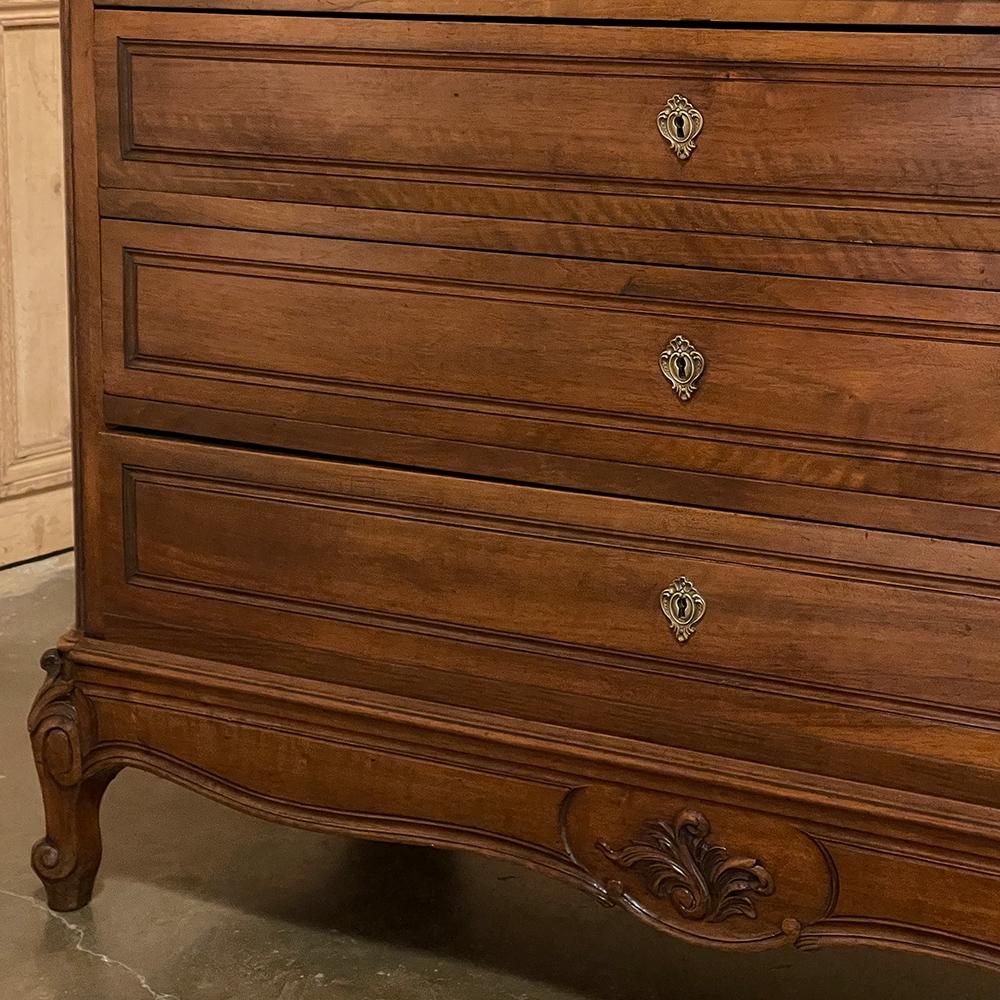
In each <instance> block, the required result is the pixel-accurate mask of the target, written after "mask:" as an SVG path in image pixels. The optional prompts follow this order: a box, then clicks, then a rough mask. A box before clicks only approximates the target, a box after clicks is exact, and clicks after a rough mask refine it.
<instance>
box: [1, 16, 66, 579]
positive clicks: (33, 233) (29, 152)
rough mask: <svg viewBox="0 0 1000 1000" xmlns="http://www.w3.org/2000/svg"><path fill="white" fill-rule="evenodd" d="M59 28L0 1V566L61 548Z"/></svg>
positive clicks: (62, 412)
mask: <svg viewBox="0 0 1000 1000" xmlns="http://www.w3.org/2000/svg"><path fill="white" fill-rule="evenodd" d="M58 23H59V16H58V5H56V4H50V3H22V2H14V3H11V2H9V0H8V2H3V3H0V328H2V332H0V523H2V524H3V526H4V535H3V539H2V544H0V565H3V564H5V563H7V562H12V561H16V560H20V559H26V558H30V557H32V556H36V555H41V554H44V553H46V552H51V551H55V550H58V549H62V548H66V547H68V546H69V545H70V544H72V542H71V536H72V514H71V503H70V492H69V490H68V489H67V488H65V487H66V486H67V484H68V483H69V482H70V478H71V468H70V464H71V463H70V450H71V445H70V435H69V426H68V423H69V408H68V401H69V400H68V397H69V386H68V370H67V365H66V359H67V357H68V338H67V336H66V335H65V333H64V329H65V316H66V301H65V300H66V290H65V286H66V283H65V271H64V267H63V265H62V260H63V257H64V251H63V245H64V242H63V241H64V238H65V237H64V223H63V208H62V129H61V115H60V98H61V93H60V85H59V64H58V61H57V59H56V58H55V57H56V55H57V51H58V50H57V48H56V39H57V27H58Z"/></svg>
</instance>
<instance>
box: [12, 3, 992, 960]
mask: <svg viewBox="0 0 1000 1000" xmlns="http://www.w3.org/2000/svg"><path fill="white" fill-rule="evenodd" d="M199 7H204V9H201V10H200V9H199ZM209 8H211V9H209ZM65 14H66V18H65V56H66V58H65V69H66V80H67V116H66V117H67V123H68V147H69V150H70V156H69V163H70V174H69V176H70V179H71V199H70V216H71V232H72V237H71V243H72V246H71V251H72V264H73V266H72V275H73V279H72V283H73V288H72V291H73V296H72V297H73V303H74V323H73V326H74V356H75V389H76V440H77V455H76V457H77V495H78V500H79V502H78V521H79V532H80V534H79V547H78V551H79V608H78V621H77V626H76V628H75V629H74V630H73V631H72V632H71V633H70V634H69V635H67V636H66V637H65V638H64V639H63V640H62V642H61V643H60V644H59V646H58V648H57V649H55V650H53V651H52V652H51V653H49V654H47V655H46V657H45V659H44V662H43V665H44V666H45V668H46V671H47V673H48V677H47V679H46V681H45V684H44V686H43V688H42V691H41V692H40V694H39V696H38V700H37V702H36V704H35V706H34V709H33V711H32V714H31V719H30V728H31V733H32V740H33V744H34V748H35V755H36V759H37V763H38V769H39V774H40V777H41V784H42V791H43V795H44V799H45V805H46V816H47V827H48V829H47V832H46V836H45V837H44V839H42V840H41V841H40V842H39V844H38V845H36V847H35V850H34V854H33V859H32V860H33V863H34V866H35V869H36V871H37V872H38V874H39V876H40V877H41V878H42V880H43V882H44V883H45V885H46V888H47V890H48V894H49V900H50V902H51V905H52V906H53V907H54V908H56V909H60V910H71V909H74V908H77V907H79V906H82V905H84V904H85V903H86V902H87V901H88V899H89V897H90V893H91V890H92V886H93V881H94V875H95V872H96V870H97V867H98V864H99V861H100V853H101V848H100V835H99V832H98V809H99V804H100V799H101V795H102V792H103V791H104V789H105V787H106V786H107V784H108V782H109V781H110V779H111V778H112V777H113V776H114V774H115V773H116V772H117V771H118V770H120V769H121V768H123V767H128V766H132V767H138V768H144V769H146V770H149V771H152V772H154V773H156V774H158V775H162V776H163V777H164V778H168V779H172V780H175V781H178V782H181V783H183V784H185V785H187V786H190V787H193V788H195V789H198V790H200V791H202V792H204V793H205V794H206V795H209V796H212V797H214V798H216V799H219V800H221V801H223V802H226V803H229V804H231V805H233V806H236V807H237V808H241V809H245V810H248V811H251V812H254V813H256V814H259V815H263V816H267V817H271V818H273V819H275V820H279V821H282V822H286V823H291V824H295V825H299V826H302V827H308V828H313V829H319V830H331V831H334V830H335V831H345V832H350V833H354V834H358V835H361V836H366V837H374V838H385V839H398V840H405V841H413V842H420V843H427V844H437V845H443V846H450V847H461V848H467V849H471V850H477V851H482V852H487V853H491V854H496V855H501V856H504V857H509V858H515V859H518V860H520V861H523V862H524V863H525V864H527V865H531V866H533V867H535V868H537V869H540V870H542V871H545V872H548V873H550V874H552V875H555V876H558V877H562V878H564V879H568V880H570V881H572V882H574V883H576V884H578V885H579V886H581V887H583V888H584V889H585V890H586V891H588V892H590V893H592V894H593V895H594V896H595V897H597V898H598V899H599V900H602V901H604V902H611V903H615V904H618V905H621V906H623V907H625V908H626V909H628V910H629V911H631V912H632V913H634V914H635V915H636V916H638V917H639V918H641V919H643V920H645V921H648V922H650V923H652V924H654V925H656V926H658V927H660V928H662V929H664V930H666V931H668V932H670V933H673V934H676V935H680V936H682V937H684V938H687V939H689V940H691V941H695V942H702V943H709V944H715V945H721V946H725V947H736V948H746V949H755V948H767V947H772V946H778V945H783V944H794V945H797V946H799V947H815V946H819V945H824V944H828V943H874V944H879V945H883V946H889V947H902V948H908V949H915V950H921V951H925V952H931V953H935V954H947V955H951V956H955V957H959V958H964V959H967V960H970V961H974V962H979V963H983V964H987V965H992V966H994V967H997V968H1000V904H998V899H1000V613H998V612H1000V406H998V404H1000V254H998V248H1000V170H998V169H997V163H998V159H1000V34H998V32H1000V7H998V5H997V4H996V3H992V2H969V3H964V2H945V0H915V2H890V0H884V2H873V3H851V4H848V3H841V2H835V0H810V2H805V0H744V2H741V3H738V4H737V3H734V2H730V0H715V2H694V0H680V2H673V3H669V4H668V3H665V2H660V0H635V2H617V3H611V2H610V0H590V2H587V0H547V2H546V0H516V2H513V3H510V2H507V3H500V2H499V0H481V2H476V0H468V2H458V0H411V2H407V3H403V2H396V0H368V2H355V0H271V2H269V3H266V4H265V3H264V0H204V2H202V0H147V3H146V4H144V5H143V7H142V9H138V8H133V9H130V8H129V6H128V4H127V3H125V2H117V0H105V2H103V3H100V4H97V5H96V6H95V5H94V4H92V2H91V0H68V2H67V5H66V10H65Z"/></svg>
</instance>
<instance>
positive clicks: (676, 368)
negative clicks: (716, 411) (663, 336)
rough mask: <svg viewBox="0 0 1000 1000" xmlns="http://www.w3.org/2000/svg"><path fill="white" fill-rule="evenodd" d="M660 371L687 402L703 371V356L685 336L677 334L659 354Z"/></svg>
mask: <svg viewBox="0 0 1000 1000" xmlns="http://www.w3.org/2000/svg"><path fill="white" fill-rule="evenodd" d="M660 371H661V372H663V377H664V378H665V379H666V380H667V381H668V382H669V383H670V385H671V386H672V387H673V390H674V392H676V393H677V395H678V396H679V397H680V398H681V399H682V400H683V401H684V402H687V401H688V400H689V399H690V398H691V397H692V396H693V395H694V393H695V390H696V389H697V388H698V379H699V378H701V375H702V372H704V371H705V356H704V355H703V354H702V353H701V352H700V351H699V350H698V349H697V348H696V347H695V346H694V344H692V343H691V341H690V340H688V339H687V338H686V337H681V336H677V337H674V339H673V340H671V341H670V344H669V346H668V347H667V349H666V350H665V351H664V352H663V353H662V354H661V355H660Z"/></svg>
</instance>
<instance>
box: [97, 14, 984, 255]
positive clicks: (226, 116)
mask: <svg viewBox="0 0 1000 1000" xmlns="http://www.w3.org/2000/svg"><path fill="white" fill-rule="evenodd" d="M96 44H97V49H96V55H95V58H96V69H97V88H98V118H99V130H100V167H101V179H102V183H103V184H104V185H105V186H111V187H137V188H149V189H163V190H171V191H198V192H201V193H214V194H228V195H238V196H241V197H258V198H269V199H280V200H284V201H300V202H310V201H311V202H316V203H328V204H346V203H353V204H365V205H368V206H373V207H391V208H397V209H398V208H404V209H411V210H416V211H437V210H440V211H450V212H455V211H458V212H462V213H464V214H470V215H476V214H485V215H501V214H505V215H507V216H508V217H522V218H530V217H547V216H559V217H560V218H562V219H563V220H564V221H577V222H592V223H600V224H605V225H607V224H609V223H614V224H628V225H636V226H640V225H641V226H646V227H650V226H652V227H656V228H663V229H702V230H704V231H714V232H730V231H739V232H742V233H749V234H759V235H772V236H783V237H789V236H802V237H803V238H810V239H813V238H823V235H824V232H828V234H829V235H830V238H834V239H841V238H842V239H845V240H854V239H857V240H865V241H867V242H884V243H899V242H907V241H909V242H914V243H927V244H928V245H962V244H963V241H965V242H968V240H966V237H965V236H963V235H962V230H963V226H964V227H965V230H968V229H969V228H970V226H971V225H972V224H971V223H970V222H969V217H971V215H973V214H976V213H978V215H979V217H980V218H982V217H983V215H984V213H985V214H987V215H989V214H992V212H993V209H992V206H990V205H989V203H991V202H992V201H993V200H994V199H996V198H997V196H998V195H1000V172H998V171H997V169H996V161H997V154H998V153H1000V75H998V69H1000V45H998V43H997V39H996V38H995V37H991V36H985V35H939V36H934V35H930V34H928V35H919V34H906V35H903V34H880V35H878V36H874V35H870V34H865V33H857V32H846V33H845V32H836V33H835V32H823V31H818V32H780V31H752V30H739V31H737V30H718V29H716V30H694V29H684V28H656V27H635V28H622V27H613V26H568V25H555V24H488V23H487V24H463V23H435V22H426V21H379V20H359V19H353V18H330V19H315V18H314V19H304V18H295V17H257V16H241V15H203V14H153V13H136V12H111V11H101V12H98V15H97V43H96ZM675 95H677V96H676V103H674V104H673V105H671V101H672V99H675ZM684 102H690V105H691V106H692V107H693V108H694V109H696V112H697V113H694V112H685V110H684V109H686V108H687V104H686V103H684ZM671 106H673V107H675V108H678V109H680V110H679V111H677V112H676V113H667V114H666V115H665V116H664V115H662V114H661V113H663V112H664V110H665V109H666V108H668V107H671ZM661 126H662V129H663V130H665V131H667V132H672V133H673V140H674V141H673V142H672V141H671V139H670V138H665V137H664V135H663V134H661ZM691 140H693V141H694V144H693V147H692V145H691ZM674 147H676V148H674ZM679 154H680V155H679ZM682 157H683V158H682ZM459 185H460V186H459ZM698 199H700V200H698ZM693 200H695V201H696V203H695V201H693ZM795 205H798V206H802V207H804V206H814V205H826V206H827V208H828V209H830V210H831V211H833V210H840V211H841V212H843V211H850V212H853V213H854V214H853V215H851V216H850V220H848V221H846V222H845V220H844V219H843V218H841V219H840V220H839V221H837V220H836V219H834V218H833V216H835V215H836V212H833V215H832V216H831V217H830V219H828V220H827V221H823V220H822V219H820V220H817V217H816V215H815V213H812V214H808V215H807V214H806V213H801V212H800V213H799V215H797V216H795V215H790V214H789V211H790V210H789V206H795ZM748 206H757V209H756V211H752V212H748ZM973 206H978V207H977V208H976V209H975V212H973V210H972V209H973ZM887 208H895V209H897V210H898V209H900V208H902V209H905V210H906V211H907V212H912V213H916V214H918V215H921V213H922V215H921V219H922V222H921V224H920V225H917V226H916V227H914V225H913V224H912V220H911V222H910V223H907V222H906V221H905V220H904V221H901V220H900V218H899V216H898V215H897V216H896V217H895V222H894V224H893V225H892V226H890V223H889V221H888V220H886V219H884V218H883V215H882V214H881V213H880V212H879V211H875V212H873V211H872V210H873V209H883V210H884V209H887ZM963 212H966V213H967V216H968V217H966V218H965V221H964V222H962V223H961V224H960V223H959V222H957V221H955V219H951V220H950V221H949V220H948V218H945V219H944V221H942V219H941V217H940V215H941V213H945V215H946V216H947V215H948V214H949V213H950V214H951V215H952V216H954V215H955V214H956V213H957V214H961V213H963ZM866 213H867V214H866ZM828 223H829V224H828ZM824 227H825V228H824ZM966 235H968V233H966ZM980 235H981V234H980Z"/></svg>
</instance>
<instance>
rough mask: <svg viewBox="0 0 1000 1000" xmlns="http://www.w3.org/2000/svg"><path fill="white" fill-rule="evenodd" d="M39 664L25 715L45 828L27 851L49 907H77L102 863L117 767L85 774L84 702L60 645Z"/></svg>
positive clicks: (88, 739) (86, 722) (88, 893)
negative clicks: (102, 815)
mask: <svg viewBox="0 0 1000 1000" xmlns="http://www.w3.org/2000/svg"><path fill="white" fill-rule="evenodd" d="M42 668H43V669H44V670H45V672H46V674H47V675H48V677H47V679H46V681H45V684H44V685H43V686H42V689H41V691H39V693H38V697H37V698H36V699H35V703H34V705H33V706H32V709H31V713H30V715H29V716H28V729H29V731H30V732H31V744H32V749H33V750H34V755H35V765H36V767H37V768H38V778H39V781H40V783H41V786H42V799H43V802H44V805H45V828H46V832H45V837H44V838H43V839H42V840H40V841H38V843H37V844H35V846H34V848H33V849H32V851H31V864H32V867H33V868H34V869H35V872H36V873H37V875H38V877H39V878H40V879H41V880H42V882H43V884H44V885H45V892H46V895H47V897H48V902H49V906H50V907H51V908H52V909H53V910H57V911H67V910H78V909H80V907H82V906H86V905H87V903H88V902H90V896H91V893H92V892H93V888H94V878H95V876H96V875H97V869H98V867H99V865H100V863H101V831H100V826H99V819H98V817H99V811H100V805H101V798H102V797H103V795H104V790H105V789H106V788H107V786H108V784H109V783H110V781H111V779H112V778H113V777H114V776H115V774H116V773H117V769H109V770H104V771H101V772H99V773H97V774H94V775H87V776H85V774H84V760H85V757H86V753H87V750H88V749H89V746H90V743H91V736H92V726H91V724H90V717H89V712H88V709H87V704H86V702H85V700H84V698H83V696H82V695H81V694H80V693H79V692H78V691H77V690H76V689H75V685H74V682H73V678H72V674H71V668H70V665H69V663H68V662H67V661H66V660H65V659H64V658H63V657H62V655H61V654H60V653H59V651H58V650H55V649H50V650H49V651H48V652H47V653H45V654H44V655H43V656H42Z"/></svg>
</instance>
